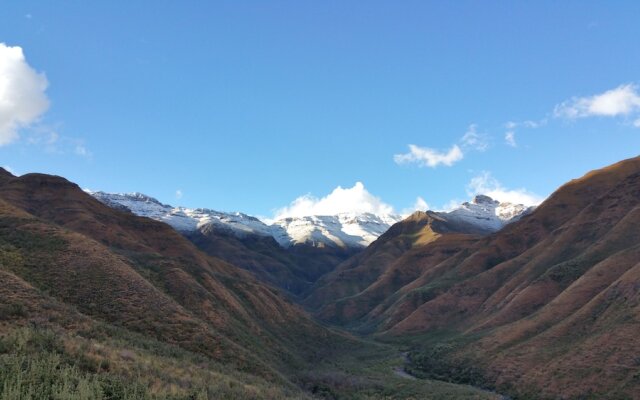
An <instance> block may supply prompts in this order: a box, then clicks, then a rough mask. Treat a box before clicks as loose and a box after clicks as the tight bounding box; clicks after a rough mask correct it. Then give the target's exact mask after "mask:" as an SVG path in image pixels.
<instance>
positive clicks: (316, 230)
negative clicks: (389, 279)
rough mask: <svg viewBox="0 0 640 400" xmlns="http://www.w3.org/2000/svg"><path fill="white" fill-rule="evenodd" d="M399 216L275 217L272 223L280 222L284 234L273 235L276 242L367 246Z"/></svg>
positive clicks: (346, 214) (278, 223)
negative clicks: (278, 218)
mask: <svg viewBox="0 0 640 400" xmlns="http://www.w3.org/2000/svg"><path fill="white" fill-rule="evenodd" d="M400 220H402V217H401V216H399V215H394V214H387V215H375V214H371V213H343V214H338V215H327V216H319V215H314V216H306V217H295V218H284V219H280V220H277V221H275V222H274V225H277V226H280V227H281V228H282V231H281V232H282V233H283V234H285V235H286V238H285V237H282V238H278V237H276V240H277V241H278V242H279V243H283V242H285V241H289V242H291V243H293V244H300V243H307V244H313V245H322V244H323V243H324V244H326V243H334V244H337V245H339V246H341V247H366V246H368V245H369V244H371V242H373V241H374V240H376V239H377V238H378V237H379V236H380V235H382V234H383V233H385V232H386V231H387V229H389V227H390V226H391V225H393V224H395V223H396V222H398V221H400Z"/></svg>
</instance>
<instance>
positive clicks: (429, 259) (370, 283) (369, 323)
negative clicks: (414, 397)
mask: <svg viewBox="0 0 640 400" xmlns="http://www.w3.org/2000/svg"><path fill="white" fill-rule="evenodd" d="M481 233H482V232H480V231H478V229H477V228H476V227H474V226H473V225H468V224H462V223H455V222H452V221H448V220H446V219H445V218H443V217H442V216H440V215H438V214H435V213H432V212H426V213H425V212H420V211H419V212H416V213H414V214H412V215H411V216H410V217H408V218H406V219H405V220H403V221H401V222H399V223H397V224H395V225H394V226H392V227H391V228H390V229H389V230H388V231H387V232H386V233H385V234H383V235H382V236H381V237H380V238H379V239H378V240H377V241H375V242H374V243H373V244H372V245H371V246H370V247H369V248H367V250H366V251H365V252H364V253H362V254H360V255H357V256H355V257H353V258H351V259H349V260H348V261H346V262H345V263H343V264H341V265H340V266H339V267H338V268H336V270H335V271H334V272H333V273H331V274H329V275H327V276H326V277H323V278H322V279H321V280H320V281H319V283H318V284H317V285H316V287H315V288H314V291H313V292H312V293H311V295H310V296H309V297H308V298H307V299H306V304H307V305H308V306H309V307H311V308H315V309H316V310H318V311H317V315H318V316H319V317H320V318H321V319H323V320H326V321H328V322H331V323H334V324H341V325H345V324H346V325H349V326H351V327H357V328H358V329H360V330H371V329H372V328H374V327H375V325H377V324H378V323H380V320H379V318H378V317H379V316H380V315H381V314H382V313H383V311H384V310H385V309H386V308H388V307H389V306H390V304H392V303H393V302H394V301H395V300H397V293H399V291H400V289H402V288H403V287H404V286H405V285H408V284H411V283H412V282H414V281H415V280H416V279H418V278H419V277H421V276H423V275H425V274H426V273H427V272H428V271H429V270H430V269H431V267H432V266H433V265H437V264H438V263H439V262H441V261H442V260H445V259H448V258H449V257H451V256H453V255H454V254H456V253H458V252H459V251H460V250H462V249H464V248H466V247H468V246H469V245H470V244H472V243H473V242H475V241H477V240H478V239H479V237H480V234H481Z"/></svg>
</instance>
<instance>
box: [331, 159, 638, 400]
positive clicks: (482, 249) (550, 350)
mask: <svg viewBox="0 0 640 400" xmlns="http://www.w3.org/2000/svg"><path fill="white" fill-rule="evenodd" d="M639 224H640V158H634V159H630V160H625V161H622V162H620V163H618V164H615V165H612V166H610V167H607V168H604V169H601V170H597V171H593V172H590V173H588V174H587V175H585V176H584V177H582V178H580V179H576V180H573V181H571V182H569V183H567V184H566V185H564V186H562V187H561V188H559V189H558V190H557V191H556V192H555V193H554V194H553V195H552V196H550V197H549V198H548V199H547V200H546V201H545V202H544V203H543V204H541V205H540V206H539V207H538V208H537V209H536V210H535V211H533V212H531V213H530V214H529V215H526V216H524V217H523V218H522V219H520V220H519V221H517V222H514V223H512V224H509V225H507V226H506V227H505V228H503V229H502V230H500V231H499V232H497V233H494V234H491V235H489V236H484V237H479V238H478V237H475V238H474V237H470V236H469V235H468V234H465V238H464V239H462V240H455V239H454V238H452V239H451V240H450V241H449V242H448V243H444V242H443V243H442V246H437V247H435V246H434V245H435V244H436V243H438V240H442V238H443V237H445V235H443V234H440V236H437V235H434V236H437V238H435V240H434V239H433V237H431V239H428V240H427V241H428V243H426V245H424V246H410V248H409V250H404V251H397V252H396V253H393V255H392V256H391V257H389V258H384V257H385V255H386V254H385V252H386V251H388V250H386V249H384V248H383V246H382V245H379V246H380V248H379V249H376V247H378V246H375V244H374V245H372V246H371V247H370V250H371V253H370V252H369V250H368V251H367V252H365V253H363V254H367V258H368V259H369V260H376V259H377V260H379V261H378V263H376V262H370V265H369V266H366V265H365V264H362V265H358V264H357V263H356V265H354V266H353V267H352V268H351V269H358V268H364V269H367V268H369V269H374V268H377V269H378V270H380V271H383V273H382V274H380V273H375V274H373V275H374V277H375V278H376V282H375V283H374V284H372V285H367V284H366V283H365V285H364V286H366V288H365V289H361V290H360V288H358V290H356V291H354V292H356V295H355V296H354V295H352V297H350V298H344V299H342V300H340V301H338V302H335V303H332V304H329V305H326V304H325V305H324V307H323V308H321V309H320V315H321V316H322V317H324V318H327V319H329V320H330V321H333V322H337V323H343V324H344V323H347V321H349V318H350V317H353V318H356V321H357V322H359V323H360V324H361V326H362V324H364V326H367V324H369V325H368V326H370V327H371V326H372V327H375V328H376V329H377V330H378V332H381V333H382V335H383V337H386V338H387V339H389V340H395V341H401V342H403V343H411V344H412V346H414V349H415V351H414V352H413V353H412V355H411V358H412V360H413V363H414V365H415V367H416V368H415V371H414V372H416V373H420V372H422V373H424V374H426V376H431V377H440V378H447V379H455V380H459V381H463V382H476V383H482V384H485V385H497V387H498V388H499V389H500V390H502V391H507V392H509V393H511V394H513V395H517V396H522V397H523V398H529V397H527V396H535V397H536V398H636V397H637V396H638V394H640V381H639V380H638V375H637V370H638V360H637V354H640V341H639V340H638V339H637V337H634V334H633V332H637V331H638V329H640V284H639V282H640V265H639V264H638V256H639V255H640V253H639V251H640V250H639V249H640V233H639V231H638V229H637V227H638V226H639ZM431 225H433V222H431ZM432 230H433V229H432ZM388 234H389V235H388V236H387V237H385V236H386V235H383V237H381V239H380V241H381V242H382V241H383V240H382V239H384V243H393V242H396V243H397V242H400V241H401V238H402V230H401V229H399V228H398V229H397V230H394V231H392V230H390V231H389V232H388ZM427 237H430V236H429V235H428V234H427ZM387 246H388V245H387ZM376 250H377V251H376ZM363 261H364V260H363ZM337 271H342V266H341V267H339V268H338V269H337ZM387 271H393V272H392V273H393V274H394V275H393V276H402V277H403V279H398V278H395V279H381V280H380V281H382V283H384V284H383V285H382V286H380V285H379V284H378V282H379V279H378V278H377V277H378V276H383V277H384V276H385V275H388V274H389V273H390V272H389V273H388V272H387ZM336 273H337V272H336ZM404 277H406V279H404ZM394 280H395V281H398V284H397V285H394V284H393V283H391V284H390V283H388V282H394ZM398 287H399V288H398ZM369 292H372V293H371V294H369ZM339 295H342V294H339ZM380 299H382V300H380ZM362 304H364V305H365V307H363V306H362ZM354 308H355V309H358V310H359V311H358V312H357V313H355V314H353V313H352V312H351V311H350V313H345V311H344V309H347V310H351V309H354ZM368 310H371V311H368ZM367 311H368V312H367ZM365 313H366V314H365ZM345 316H346V317H345Z"/></svg>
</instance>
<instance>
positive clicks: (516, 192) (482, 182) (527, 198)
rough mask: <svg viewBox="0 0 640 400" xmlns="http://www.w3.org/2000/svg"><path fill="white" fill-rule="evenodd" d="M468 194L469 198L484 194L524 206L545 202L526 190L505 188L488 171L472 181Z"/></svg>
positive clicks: (468, 186)
mask: <svg viewBox="0 0 640 400" xmlns="http://www.w3.org/2000/svg"><path fill="white" fill-rule="evenodd" d="M467 194H468V195H469V196H475V195H477V194H484V195H487V196H489V197H491V198H493V199H495V200H499V201H501V202H508V203H514V204H524V205H527V206H533V205H538V204H540V203H541V202H542V201H543V200H544V198H542V197H540V196H538V195H537V194H535V193H532V192H530V191H528V190H526V189H524V188H520V189H507V188H505V187H504V186H502V184H501V183H500V182H499V181H498V180H497V179H496V178H494V177H493V176H492V175H491V173H490V172H488V171H483V172H482V173H480V174H479V175H476V176H475V177H473V178H472V179H471V181H470V182H469V184H468V185H467Z"/></svg>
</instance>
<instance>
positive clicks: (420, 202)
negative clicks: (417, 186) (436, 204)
mask: <svg viewBox="0 0 640 400" xmlns="http://www.w3.org/2000/svg"><path fill="white" fill-rule="evenodd" d="M429 209H430V207H429V204H427V202H426V201H425V200H424V199H423V198H422V197H420V196H418V197H417V198H416V201H415V203H413V205H412V206H411V207H409V208H405V209H404V210H402V213H401V214H402V215H403V216H409V215H411V214H413V213H414V212H415V211H427V210H429Z"/></svg>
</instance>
